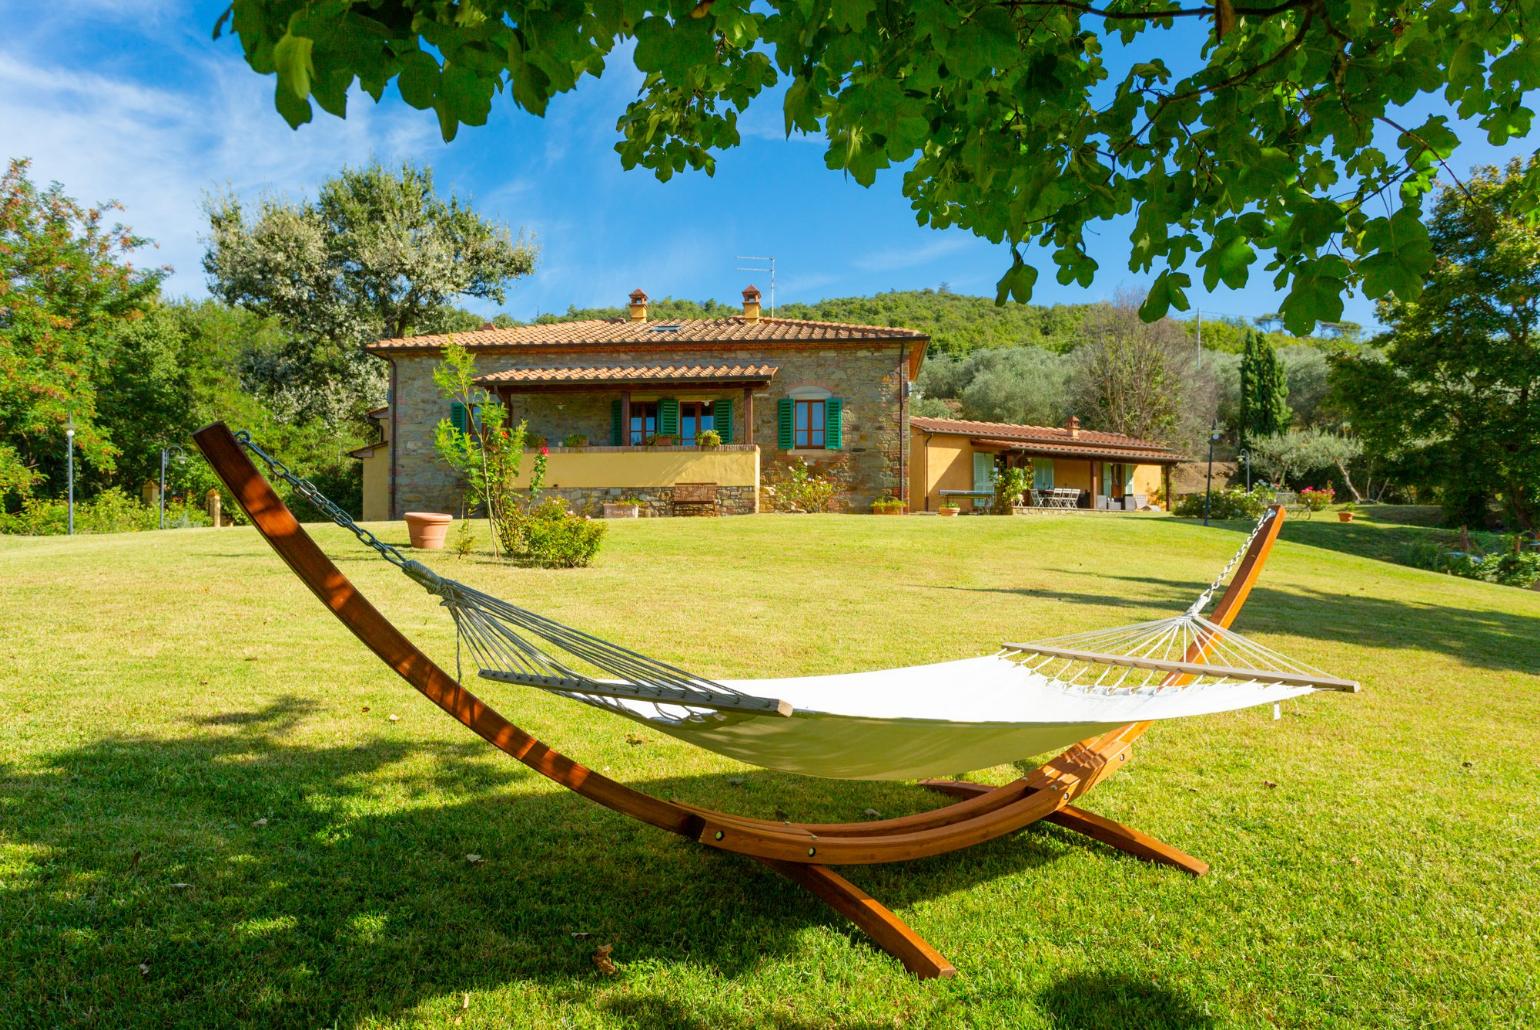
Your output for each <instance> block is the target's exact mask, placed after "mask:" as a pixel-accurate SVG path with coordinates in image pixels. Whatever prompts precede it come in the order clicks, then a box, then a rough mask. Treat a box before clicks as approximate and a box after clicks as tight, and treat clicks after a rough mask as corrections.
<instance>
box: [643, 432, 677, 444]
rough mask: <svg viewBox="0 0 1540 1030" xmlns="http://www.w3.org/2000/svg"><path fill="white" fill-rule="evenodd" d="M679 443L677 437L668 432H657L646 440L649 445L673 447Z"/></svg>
mask: <svg viewBox="0 0 1540 1030" xmlns="http://www.w3.org/2000/svg"><path fill="white" fill-rule="evenodd" d="M678 443H679V437H677V436H674V435H672V434H670V433H657V434H655V435H654V436H653V438H652V439H651V440H648V441H647V445H648V446H649V447H673V446H676V445H677V444H678Z"/></svg>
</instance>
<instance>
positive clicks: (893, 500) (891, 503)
mask: <svg viewBox="0 0 1540 1030" xmlns="http://www.w3.org/2000/svg"><path fill="white" fill-rule="evenodd" d="M903 510H904V502H903V501H901V500H899V499H898V498H897V497H894V496H893V495H892V494H888V495H886V496H884V497H879V498H877V499H876V500H875V501H873V502H872V514H874V515H886V514H890V513H892V512H900V511H903Z"/></svg>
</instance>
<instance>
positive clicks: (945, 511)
mask: <svg viewBox="0 0 1540 1030" xmlns="http://www.w3.org/2000/svg"><path fill="white" fill-rule="evenodd" d="M936 514H937V515H940V516H941V517H942V518H944V519H950V518H954V517H956V515H957V509H956V508H937V509H936Z"/></svg>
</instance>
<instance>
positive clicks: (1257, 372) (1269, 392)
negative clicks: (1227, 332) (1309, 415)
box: [1239, 331, 1292, 447]
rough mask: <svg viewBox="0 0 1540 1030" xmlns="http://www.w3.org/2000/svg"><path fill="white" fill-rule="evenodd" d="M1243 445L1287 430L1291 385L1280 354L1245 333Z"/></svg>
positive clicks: (1253, 334)
mask: <svg viewBox="0 0 1540 1030" xmlns="http://www.w3.org/2000/svg"><path fill="white" fill-rule="evenodd" d="M1240 374H1241V389H1240V426H1239V429H1240V432H1239V438H1240V442H1241V446H1242V447H1244V446H1246V444H1247V442H1248V441H1250V440H1252V439H1253V438H1255V437H1265V436H1276V435H1277V434H1279V433H1281V432H1283V431H1284V429H1286V428H1288V425H1289V419H1290V417H1291V415H1292V412H1291V411H1290V410H1289V383H1288V377H1287V375H1286V373H1285V372H1284V367H1283V363H1282V362H1281V361H1279V360H1278V352H1277V350H1276V349H1275V348H1274V347H1273V345H1272V344H1271V343H1270V342H1268V340H1267V339H1266V338H1264V337H1263V336H1262V334H1261V333H1258V332H1255V331H1253V332H1250V333H1247V334H1246V347H1245V350H1244V351H1242V353H1241V365H1240Z"/></svg>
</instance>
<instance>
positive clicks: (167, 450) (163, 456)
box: [160, 444, 182, 529]
mask: <svg viewBox="0 0 1540 1030" xmlns="http://www.w3.org/2000/svg"><path fill="white" fill-rule="evenodd" d="M172 451H175V452H176V456H177V457H178V458H180V457H182V448H180V447H178V446H177V445H176V444H172V445H171V446H170V447H162V448H161V449H160V528H161V529H165V528H166V466H167V465H168V464H170V463H171V452H172Z"/></svg>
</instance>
